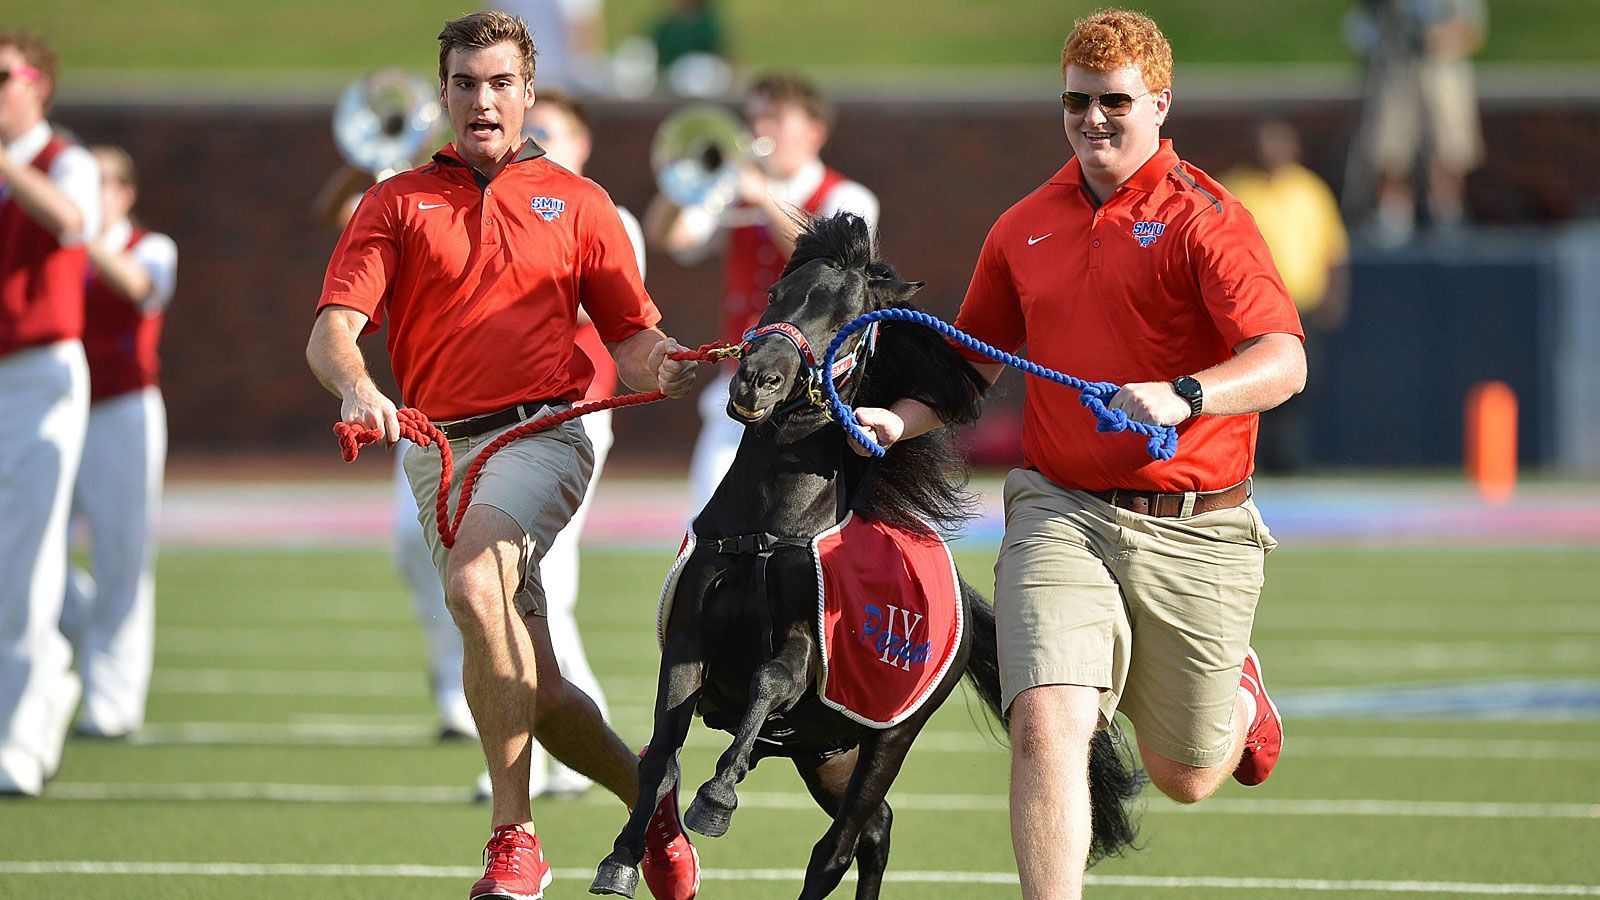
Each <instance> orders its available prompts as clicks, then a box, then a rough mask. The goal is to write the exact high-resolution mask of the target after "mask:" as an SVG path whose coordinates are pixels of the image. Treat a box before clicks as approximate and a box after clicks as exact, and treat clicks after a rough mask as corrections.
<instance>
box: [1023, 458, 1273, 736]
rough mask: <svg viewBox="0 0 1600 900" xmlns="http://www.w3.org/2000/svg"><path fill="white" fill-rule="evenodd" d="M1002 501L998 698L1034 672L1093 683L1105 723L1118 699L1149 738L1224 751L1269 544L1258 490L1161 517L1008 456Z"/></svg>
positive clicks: (1040, 681)
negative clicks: (1069, 485)
mask: <svg viewBox="0 0 1600 900" xmlns="http://www.w3.org/2000/svg"><path fill="white" fill-rule="evenodd" d="M1005 510H1006V530H1005V538H1004V540H1003V541H1002V542H1001V546H1000V558H999V560H998V561H997V562H996V563H995V616H996V619H997V620H998V623H999V626H998V627H999V638H1000V679H1001V689H1002V694H1003V700H1004V703H1005V705H1006V707H1007V708H1009V707H1010V705H1011V701H1012V700H1014V699H1015V698H1016V696H1017V695H1018V694H1020V693H1021V692H1023V691H1025V690H1027V689H1028V688H1032V687H1038V686H1039V685H1046V684H1077V685H1085V686H1088V687H1093V688H1099V689H1100V714H1101V717H1102V719H1103V720H1104V722H1103V723H1102V724H1104V723H1109V722H1110V721H1111V717H1112V715H1113V714H1114V713H1115V712H1117V710H1118V709H1121V710H1122V713H1123V715H1125V716H1127V717H1128V719H1129V720H1130V721H1132V722H1133V726H1134V728H1135V730H1136V731H1137V732H1138V736H1139V743H1140V744H1141V745H1143V746H1144V747H1146V748H1147V749H1150V750H1153V751H1155V752H1156V753H1158V754H1160V755H1161V756H1163V757H1166V758H1167V759H1170V760H1173V761H1175V762H1180V763H1184V764H1186V765H1191V766H1214V765H1217V764H1218V763H1221V762H1223V761H1224V760H1225V759H1226V757H1227V755H1228V753H1229V752H1230V751H1231V750H1232V742H1233V729H1232V722H1233V704H1234V695H1235V694H1236V692H1237V689H1238V687H1239V671H1240V668H1241V667H1242V666H1243V664H1244V657H1245V653H1246V651H1247V649H1248V647H1249V644H1250V628H1251V624H1252V622H1253V621H1254V618H1255V609H1256V600H1257V599H1258V598H1259V597H1260V596H1261V584H1262V578H1263V562H1264V557H1265V556H1266V554H1267V552H1268V551H1270V550H1271V549H1272V548H1273V547H1274V546H1276V545H1277V542H1276V541H1274V540H1273V539H1272V535H1271V534H1270V533H1269V532H1268V531H1267V527H1266V525H1265V524H1264V523H1263V522H1262V521H1261V514H1260V512H1258V511H1257V510H1256V507H1255V504H1254V503H1253V502H1249V501H1246V502H1245V504H1244V505H1243V506H1240V507H1237V508H1235V509H1221V510H1216V511H1214V512H1208V513H1203V514H1201V515H1197V516H1189V517H1188V518H1175V519H1158V518H1153V517H1150V516H1144V515H1140V514H1138V513H1134V512H1129V511H1127V510H1124V509H1119V508H1117V507H1114V506H1112V505H1111V504H1109V503H1106V502H1105V501H1103V500H1101V499H1099V498H1098V497H1095V496H1094V495H1092V494H1087V493H1084V492H1082V491H1073V490H1068V489H1066V488H1063V487H1061V486H1060V485H1057V484H1054V483H1053V482H1051V481H1050V480H1049V479H1047V478H1045V477H1044V476H1043V475H1040V474H1039V473H1038V472H1033V471H1028V470H1026V469H1016V470H1013V471H1012V472H1011V474H1010V476H1009V477H1007V478H1006V486H1005Z"/></svg>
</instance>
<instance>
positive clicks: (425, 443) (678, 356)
mask: <svg viewBox="0 0 1600 900" xmlns="http://www.w3.org/2000/svg"><path fill="white" fill-rule="evenodd" d="M739 353H740V348H739V346H738V345H736V344H733V345H730V344H726V343H722V342H720V341H719V342H716V343H712V344H706V345H704V346H702V347H700V348H699V349H697V350H678V351H674V352H672V353H669V354H668V357H669V358H670V359H674V360H678V361H680V362H685V361H690V360H693V361H697V362H713V363H715V362H722V361H723V360H725V359H733V358H737V357H738V356H739ZM664 399H666V394H664V393H662V392H661V391H659V390H655V391H644V392H641V393H637V394H623V395H621V396H617V397H608V398H607V399H605V400H596V401H593V402H590V403H580V404H578V405H576V406H573V407H572V408H571V409H568V410H566V411H564V412H559V413H554V414H551V415H548V416H544V417H543V418H538V419H530V420H528V421H526V422H523V423H522V424H521V425H518V426H517V427H515V428H513V429H511V430H510V431H507V432H505V433H504V434H502V435H500V436H499V437H497V438H495V439H494V440H492V441H490V442H489V443H488V445H486V446H485V447H484V448H483V449H482V450H480V451H478V455H477V456H475V457H473V460H472V463H471V465H469V466H467V473H466V475H465V476H464V477H463V478H462V479H461V500H460V502H458V503H457V504H456V510H455V514H454V515H453V516H452V515H451V513H450V476H451V473H452V472H454V471H455V461H454V458H453V456H452V455H451V453H450V442H449V441H447V440H445V437H444V432H442V431H440V430H439V427H438V426H437V425H434V424H433V423H432V422H430V421H428V417H427V416H424V415H423V414H422V413H421V412H419V411H417V410H415V409H411V408H409V407H407V408H405V409H401V410H399V411H397V412H396V417H397V418H398V419H399V421H400V435H401V436H402V437H404V438H405V439H406V440H408V441H411V442H412V443H414V444H416V445H417V446H419V447H438V448H439V492H438V494H437V496H436V497H435V499H434V516H435V517H436V520H437V522H438V524H439V540H440V541H441V542H443V543H444V545H445V546H446V547H453V546H455V542H456V529H457V528H460V527H461V517H462V516H463V515H465V514H466V511H467V504H469V503H470V502H471V501H472V488H473V485H474V484H476V483H477V480H478V473H479V472H481V471H482V470H483V466H484V463H486V462H488V461H489V457H491V456H493V455H495V454H496V453H498V452H500V450H501V449H503V448H504V447H505V446H506V445H507V444H510V443H511V442H512V441H515V440H517V439H518V438H523V437H527V436H528V435H530V434H533V433H534V432H536V431H543V430H545V429H546V428H554V427H555V426H557V425H561V424H564V423H566V422H570V421H572V420H573V419H576V418H578V417H579V416H586V415H588V414H590V413H594V412H600V411H601V410H605V409H617V408H620V407H624V406H641V405H643V404H646V403H654V402H656V401H657V400H664ZM333 434H334V437H335V438H337V439H338V441H339V454H340V455H341V456H343V457H344V461H345V462H354V461H355V459H356V457H357V456H359V455H360V453H361V448H362V447H365V446H367V445H368V444H376V443H377V442H379V441H381V440H383V430H382V429H379V428H368V427H367V426H365V425H360V424H357V423H355V422H338V423H335V424H334V426H333Z"/></svg>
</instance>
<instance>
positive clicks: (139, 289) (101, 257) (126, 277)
mask: <svg viewBox="0 0 1600 900" xmlns="http://www.w3.org/2000/svg"><path fill="white" fill-rule="evenodd" d="M89 264H90V265H92V266H94V271H95V274H97V275H99V276H100V280H101V281H103V282H105V283H106V284H107V285H109V286H110V287H111V289H112V290H113V291H115V292H116V293H117V295H118V296H120V297H122V298H123V299H124V300H127V301H128V302H129V303H132V304H133V305H134V306H137V307H141V308H142V307H143V306H144V302H145V301H146V300H148V299H150V292H151V290H153V289H154V288H155V282H154V281H153V280H151V278H150V273H149V272H146V271H145V270H144V268H143V267H142V266H140V265H139V263H138V262H136V261H135V260H134V259H133V258H132V257H130V256H128V255H127V254H126V253H121V252H118V251H116V250H112V249H109V248H107V247H103V246H101V245H99V244H96V243H93V242H91V243H90V244H89Z"/></svg>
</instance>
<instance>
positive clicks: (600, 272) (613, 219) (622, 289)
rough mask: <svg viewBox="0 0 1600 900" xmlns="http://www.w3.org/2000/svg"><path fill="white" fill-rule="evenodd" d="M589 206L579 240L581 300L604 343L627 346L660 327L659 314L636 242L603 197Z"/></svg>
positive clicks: (602, 194) (609, 199)
mask: <svg viewBox="0 0 1600 900" xmlns="http://www.w3.org/2000/svg"><path fill="white" fill-rule="evenodd" d="M596 190H597V192H598V193H599V195H600V196H599V199H598V201H597V202H595V203H593V204H587V205H586V209H588V210H592V214H590V215H588V216H586V217H585V218H584V219H583V223H584V233H583V234H582V236H581V237H580V238H579V241H580V247H581V252H582V254H583V259H582V262H581V265H582V272H581V275H580V283H579V290H578V297H579V298H580V302H581V303H582V304H583V308H584V310H585V311H587V312H588V313H589V318H590V319H592V320H594V327H595V330H596V331H598V332H600V339H601V340H603V341H605V342H606V343H608V344H615V343H617V342H618V341H624V340H627V339H628V338H630V337H633V336H634V335H635V334H638V333H639V332H641V331H643V330H645V329H646V328H649V327H651V326H652V325H655V324H656V323H657V322H659V321H661V312H660V311H659V310H657V309H656V305H655V302H654V301H652V300H651V299H650V295H649V294H648V293H647V292H646V291H645V289H644V279H642V278H640V277H639V263H638V260H637V259H636V258H635V257H634V251H633V242H632V241H631V240H629V238H628V231H627V229H626V228H625V227H623V224H622V217H621V216H618V215H617V208H616V206H615V205H613V204H612V202H611V198H610V197H609V196H607V195H606V193H605V192H604V191H600V190H599V189H598V188H596Z"/></svg>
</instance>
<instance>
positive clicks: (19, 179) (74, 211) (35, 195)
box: [0, 152, 83, 240]
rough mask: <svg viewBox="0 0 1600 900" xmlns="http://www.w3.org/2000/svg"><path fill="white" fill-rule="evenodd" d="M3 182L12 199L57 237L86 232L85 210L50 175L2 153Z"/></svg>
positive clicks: (1, 170) (1, 175) (0, 171)
mask: <svg viewBox="0 0 1600 900" xmlns="http://www.w3.org/2000/svg"><path fill="white" fill-rule="evenodd" d="M0 181H3V182H4V183H5V184H6V186H7V187H8V188H9V189H10V193H11V198H12V199H13V200H15V201H17V205H18V206H20V207H22V211H23V212H24V213H27V215H28V218H30V219H32V220H33V221H34V222H36V223H38V225H39V227H40V228H43V229H44V230H45V231H48V232H50V233H51V234H52V235H54V236H55V237H56V239H57V240H60V239H64V238H67V237H72V236H76V235H78V234H79V233H80V232H82V231H83V210H81V209H79V208H78V205H77V204H76V203H73V202H72V198H71V197H68V196H67V195H66V193H65V192H63V191H62V190H61V189H60V188H58V187H56V184H55V182H53V181H51V180H50V176H48V175H46V174H45V173H43V172H40V171H39V170H37V169H35V168H33V167H32V166H27V165H23V164H21V163H19V162H17V161H16V160H14V159H11V158H10V157H7V156H5V155H4V153H3V152H0Z"/></svg>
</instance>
